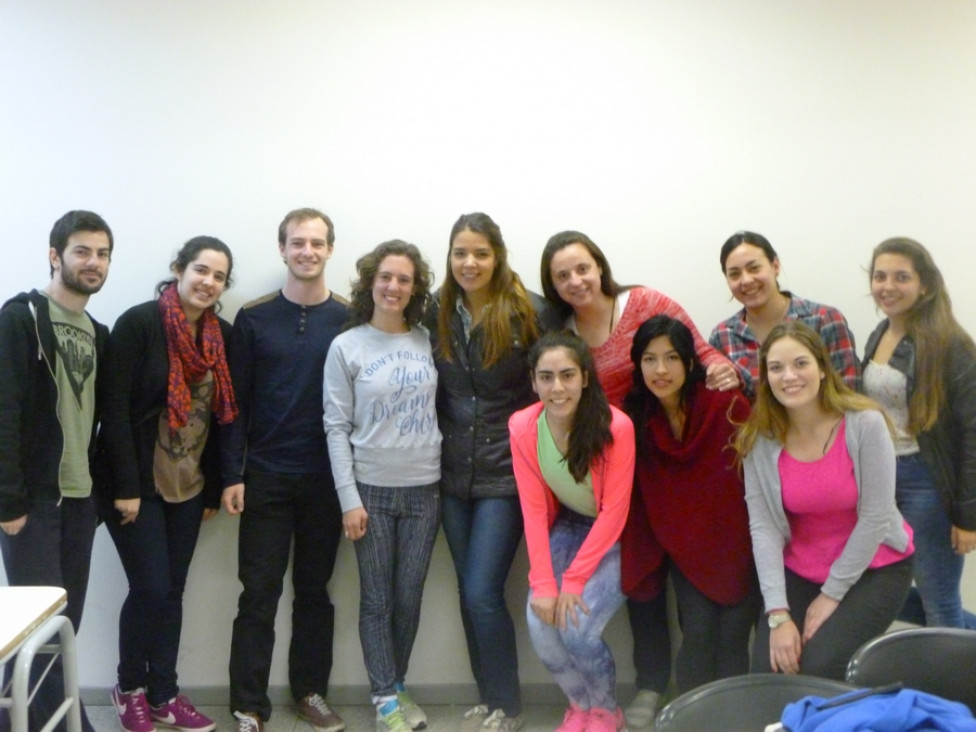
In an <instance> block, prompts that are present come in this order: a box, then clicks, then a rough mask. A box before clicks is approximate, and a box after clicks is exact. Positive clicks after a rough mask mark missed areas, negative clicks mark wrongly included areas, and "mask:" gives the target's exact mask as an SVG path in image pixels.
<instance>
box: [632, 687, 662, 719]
mask: <svg viewBox="0 0 976 732" xmlns="http://www.w3.org/2000/svg"><path fill="white" fill-rule="evenodd" d="M660 700H661V695H660V694H658V693H657V692H656V691H651V690H650V689H641V690H640V691H638V692H637V696H635V697H634V701H632V702H631V703H630V706H629V707H627V709H625V710H624V716H625V717H626V718H627V726H628V727H638V728H643V727H650V726H651V722H653V721H654V717H655V715H656V714H657V705H658V702H659V701H660Z"/></svg>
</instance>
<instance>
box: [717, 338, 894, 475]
mask: <svg viewBox="0 0 976 732" xmlns="http://www.w3.org/2000/svg"><path fill="white" fill-rule="evenodd" d="M783 338H792V339H793V340H794V341H796V342H797V343H799V344H800V345H801V346H803V347H804V348H805V349H807V350H808V351H809V352H810V353H811V354H812V355H813V357H814V359H815V360H816V362H817V366H819V367H820V370H821V371H822V372H823V374H824V378H823V380H822V381H821V382H820V392H819V394H818V398H819V399H820V406H821V408H822V409H824V410H825V411H826V412H836V413H838V414H843V413H844V412H863V411H865V410H868V409H874V410H877V411H879V412H881V413H882V415H884V412H883V411H882V409H881V407H880V406H879V405H878V403H877V402H875V401H874V400H873V399H869V398H868V397H866V396H864V395H863V394H858V393H857V392H856V391H854V390H853V389H851V388H850V387H849V386H848V385H847V383H846V382H845V381H844V380H843V379H842V378H841V376H840V374H838V373H837V369H836V368H834V365H833V363H832V362H831V360H830V353H829V351H827V346H825V345H824V342H823V340H822V339H821V338H820V334H819V333H817V331H815V330H813V328H811V327H810V326H808V325H806V324H804V323H803V322H801V321H799V320H787V321H784V322H782V323H780V324H779V325H777V326H776V327H774V328H773V329H772V330H771V331H769V335H768V336H766V340H765V341H763V344H762V347H761V348H760V349H759V387H758V389H757V391H756V403H755V404H754V405H753V406H752V413H751V414H750V415H749V419H747V420H746V421H745V422H744V423H743V424H742V426H741V427H739V431H738V433H736V436H735V442H734V445H735V449H736V451H737V452H738V453H739V459H740V460H742V459H743V458H745V456H746V455H748V454H749V452H750V451H751V450H752V448H753V447H754V446H755V444H756V439H757V438H759V437H765V438H767V439H771V440H775V441H776V442H778V443H780V444H782V443H784V442H785V441H786V432H787V430H788V429H789V427H790V416H789V414H788V413H787V411H786V407H784V406H783V405H782V404H780V402H779V400H778V399H776V397H775V396H773V391H772V389H771V388H770V386H769V379H768V373H767V365H766V361H767V357H768V356H769V349H770V348H771V347H772V345H773V344H774V343H776V341H778V340H781V339H783ZM885 421H886V422H888V418H887V416H885ZM888 429H889V431H890V430H891V423H890V422H888Z"/></svg>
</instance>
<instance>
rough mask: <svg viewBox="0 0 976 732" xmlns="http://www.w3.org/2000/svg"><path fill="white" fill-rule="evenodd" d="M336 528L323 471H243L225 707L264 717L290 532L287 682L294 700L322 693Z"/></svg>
mask: <svg viewBox="0 0 976 732" xmlns="http://www.w3.org/2000/svg"><path fill="white" fill-rule="evenodd" d="M341 532H342V511H341V509H340V508H339V499H338V497H337V496H336V491H335V484H334V483H333V481H332V475H331V474H324V473H317V474H311V475H280V474H269V473H255V472H251V473H248V474H247V475H246V476H245V489H244V512H243V513H242V514H241V529H240V537H239V539H238V550H237V553H238V577H239V578H240V580H241V584H243V585H244V591H243V592H242V593H241V596H240V599H239V600H238V604H237V618H236V619H235V620H234V634H233V638H232V640H231V649H230V707H231V711H239V712H256V713H258V714H260V715H261V717H262V718H263V719H265V720H267V719H268V718H269V717H270V716H271V700H270V699H269V698H268V677H269V675H270V673H271V654H272V651H273V650H274V622H275V615H276V614H277V611H278V600H279V598H280V597H281V591H282V584H283V581H284V576H285V570H286V569H287V568H288V554H289V549H290V548H291V544H292V538H294V544H295V560H294V561H295V563H294V567H293V570H292V583H293V585H294V589H295V601H294V605H293V606H292V633H291V645H290V648H289V652H288V681H289V685H290V686H291V692H292V694H293V696H294V697H295V699H301V698H302V697H304V696H306V695H307V694H313V693H317V694H322V695H323V696H325V694H326V693H327V691H328V686H329V675H330V674H331V672H332V636H333V633H334V629H335V608H334V607H333V605H332V600H331V599H330V598H329V589H328V583H329V580H330V579H331V578H332V570H333V568H334V567H335V560H336V551H337V550H338V547H339V537H340V536H341Z"/></svg>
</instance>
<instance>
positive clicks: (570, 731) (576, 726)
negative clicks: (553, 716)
mask: <svg viewBox="0 0 976 732" xmlns="http://www.w3.org/2000/svg"><path fill="white" fill-rule="evenodd" d="M589 721H590V713H589V712H588V711H587V710H585V709H580V708H579V707H578V706H576V705H575V704H570V705H569V709H567V710H566V715H565V716H564V717H563V723H562V724H561V725H559V726H558V727H556V732H585V730H587V729H588V728H589V727H588V725H589Z"/></svg>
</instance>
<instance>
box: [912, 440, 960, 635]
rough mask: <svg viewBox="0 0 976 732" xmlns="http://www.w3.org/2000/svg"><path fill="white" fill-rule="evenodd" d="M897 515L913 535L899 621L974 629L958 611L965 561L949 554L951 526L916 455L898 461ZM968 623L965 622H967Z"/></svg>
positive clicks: (932, 482)
mask: <svg viewBox="0 0 976 732" xmlns="http://www.w3.org/2000/svg"><path fill="white" fill-rule="evenodd" d="M896 475H897V478H896V484H895V496H896V499H897V502H898V510H899V511H901V513H902V516H904V517H905V520H906V521H907V522H908V524H909V526H911V527H912V531H913V532H914V533H915V536H914V541H915V588H914V589H913V592H912V594H910V595H909V598H908V601H907V602H906V603H905V607H904V608H903V609H902V612H901V613H900V614H899V616H898V617H899V620H904V621H907V622H910V623H915V624H917V625H927V626H944V627H950V628H964V627H967V625H968V626H969V627H976V617H974V616H973V615H972V613H966V612H964V611H963V609H962V597H961V595H960V592H959V583H960V581H961V579H962V570H963V564H964V557H962V556H960V555H958V554H956V553H955V551H953V549H952V521H951V520H950V518H949V515H948V513H946V510H945V507H944V506H943V505H942V501H941V500H940V498H939V489H938V488H937V487H936V485H935V481H934V480H933V479H932V474H931V472H930V471H929V468H928V465H926V463H925V460H924V458H922V455H921V454H920V453H915V454H914V455H903V456H901V457H899V458H898V467H897V474H896ZM967 621H968V622H967Z"/></svg>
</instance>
